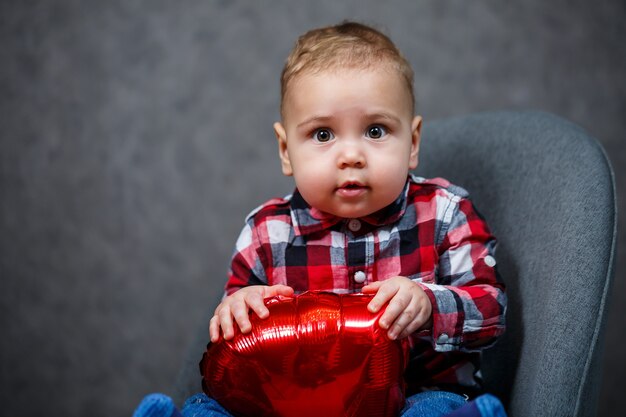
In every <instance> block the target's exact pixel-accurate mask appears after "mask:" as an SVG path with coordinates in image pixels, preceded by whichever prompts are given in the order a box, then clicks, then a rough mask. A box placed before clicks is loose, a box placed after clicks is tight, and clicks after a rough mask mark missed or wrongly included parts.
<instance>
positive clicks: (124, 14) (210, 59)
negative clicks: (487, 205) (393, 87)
mask: <svg viewBox="0 0 626 417" xmlns="http://www.w3.org/2000/svg"><path fill="white" fill-rule="evenodd" d="M263 4H264V5H265V6H261V2H246V1H209V0H196V1H176V2H166V1H125V0H114V1H106V2H105V1H91V2H89V1H79V0H58V1H19V0H15V1H6V0H3V1H1V2H0V210H1V211H0V326H1V327H0V328H1V330H2V337H1V338H0V340H1V341H0V343H1V345H0V346H1V353H0V415H2V416H43V415H47V416H57V415H58V416H87V415H89V416H125V415H130V414H131V411H132V409H133V407H134V405H136V403H137V402H138V401H139V399H140V398H141V397H142V396H143V395H144V394H146V393H148V392H152V391H164V392H167V393H171V392H172V383H173V382H174V380H175V378H176V374H177V370H178V368H179V366H180V363H181V360H182V357H183V355H184V352H185V349H186V346H187V345H188V343H189V342H190V341H191V338H192V333H193V331H192V329H193V328H194V325H195V324H196V323H199V322H201V321H203V320H207V318H208V312H209V308H210V306H211V305H212V304H213V302H214V301H215V300H216V298H217V297H218V295H219V293H220V292H221V287H222V284H223V280H224V275H225V274H224V273H225V270H226V267H227V261H228V258H229V256H230V253H231V250H232V247H233V243H234V240H235V238H236V235H237V233H238V231H239V229H240V227H241V225H242V221H243V217H244V215H245V214H246V213H247V212H248V211H249V210H250V209H251V208H253V207H254V206H256V205H257V204H259V203H260V202H261V201H264V200H265V199H267V198H269V197H272V196H276V195H283V194H285V193H287V192H289V191H290V190H291V182H290V181H289V180H287V179H285V178H282V177H281V175H280V171H279V165H278V161H277V158H276V149H275V144H274V139H273V134H272V130H271V124H272V122H273V121H274V120H276V119H277V117H278V112H277V105H278V99H279V97H278V77H279V73H280V69H281V66H282V62H283V60H284V58H285V56H286V54H287V53H288V51H289V49H290V47H291V45H292V43H293V41H294V40H295V38H296V36H297V35H298V34H300V33H301V32H303V31H304V30H306V29H309V28H311V27H314V26H319V25H325V24H330V23H336V22H337V21H339V20H341V19H343V18H356V19H359V20H362V21H365V22H370V23H377V24H379V25H380V26H382V27H383V28H385V29H386V30H387V32H388V33H389V34H390V35H391V36H392V38H393V39H395V40H396V41H397V44H398V45H399V46H400V48H401V49H402V50H403V51H404V52H405V53H406V55H407V56H408V57H409V59H410V61H411V62H412V64H413V65H414V67H415V70H416V85H417V96H418V101H419V110H420V112H421V113H422V114H423V115H424V117H425V119H426V120H428V119H433V118H440V117H446V116H453V115H461V114H466V113H471V112H476V111H481V110H493V109H511V108H512V109H519V108H522V109H529V108H531V109H539V110H546V111H550V112H553V113H556V114H558V115H560V116H563V117H565V118H568V119H570V120H572V121H574V122H576V123H578V124H580V125H581V126H583V127H584V128H585V129H587V130H588V131H589V132H590V133H591V134H592V135H593V136H595V137H597V138H598V139H599V140H600V141H601V142H602V144H603V145H604V146H605V148H606V149H607V151H608V153H609V156H610V158H611V160H612V162H613V165H614V167H615V169H616V172H617V180H618V193H619V199H620V200H619V206H620V210H621V212H622V213H626V205H625V204H626V200H625V198H626V182H625V181H626V176H625V175H626V172H625V170H626V168H625V167H626V165H625V164H624V162H626V146H624V144H623V143H622V140H623V137H624V132H625V131H626V129H625V128H626V117H625V116H626V83H625V81H624V80H625V78H626V77H625V75H626V52H625V51H626V49H625V48H624V41H625V40H626V37H625V35H626V25H625V22H626V5H625V3H624V1H618V0H613V1H602V2H583V1H578V2H574V1H569V2H563V1H550V2H544V1H540V0H532V1H529V0H525V1H522V0H517V1H507V2H496V1H481V2H478V1H476V2H467V1H439V0H433V1H409V0H405V1H390V2H379V1H375V0H370V1H360V2H357V1H346V2H336V1H331V0H328V1H322V2H318V3H315V4H314V2H306V1H287V0H284V1H276V2H273V3H271V6H270V3H269V2H264V3H263ZM581 178H584V172H581ZM625 239H626V234H625V232H624V229H622V231H621V232H620V237H619V240H620V248H619V249H620V252H619V261H618V269H617V276H616V278H617V279H616V282H615V285H614V296H613V304H612V308H611V312H610V317H609V324H608V335H607V351H606V356H605V360H604V365H605V373H604V375H605V376H604V380H603V385H602V398H601V400H602V401H603V403H604V404H603V405H602V408H601V415H603V416H609V415H611V410H613V409H614V407H615V406H616V404H617V403H618V401H619V400H621V396H623V393H624V392H626V387H625V381H626V369H625V368H626V367H625V361H624V356H623V354H621V353H620V351H621V350H622V348H621V346H620V345H621V344H623V343H624V341H625V340H626V335H625V334H624V330H625V327H626V326H624V319H623V317H624V313H625V311H624V309H625V306H626V286H625V283H624V280H623V279H622V277H621V275H622V274H623V271H624V270H625V267H626V264H625V262H626V253H625V252H624V251H625V250H626V242H625ZM621 402H622V401H620V403H621Z"/></svg>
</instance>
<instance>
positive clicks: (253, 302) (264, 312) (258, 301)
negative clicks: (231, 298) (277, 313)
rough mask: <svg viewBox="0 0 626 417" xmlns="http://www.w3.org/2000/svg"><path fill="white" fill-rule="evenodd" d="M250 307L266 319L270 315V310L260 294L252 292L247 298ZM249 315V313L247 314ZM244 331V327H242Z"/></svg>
mask: <svg viewBox="0 0 626 417" xmlns="http://www.w3.org/2000/svg"><path fill="white" fill-rule="evenodd" d="M246 302H247V304H248V307H249V308H251V309H252V311H254V312H255V313H256V315H257V316H259V317H260V318H262V319H264V318H266V317H267V316H269V315H270V311H269V310H268V309H267V307H266V306H265V302H264V301H263V297H262V296H261V295H260V294H250V295H249V296H248V298H247V300H246ZM246 317H247V315H246ZM241 330H242V331H243V328H242V329H241Z"/></svg>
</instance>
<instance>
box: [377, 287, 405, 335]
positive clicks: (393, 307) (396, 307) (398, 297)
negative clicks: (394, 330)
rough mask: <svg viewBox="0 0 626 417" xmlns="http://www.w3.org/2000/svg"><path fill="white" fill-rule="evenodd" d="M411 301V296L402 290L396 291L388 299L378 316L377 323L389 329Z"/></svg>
mask: <svg viewBox="0 0 626 417" xmlns="http://www.w3.org/2000/svg"><path fill="white" fill-rule="evenodd" d="M410 302H411V296H410V295H407V294H404V293H402V292H399V291H398V292H397V293H396V294H395V296H394V297H393V298H392V299H391V300H390V301H389V305H388V306H387V309H385V312H384V313H383V315H382V316H381V317H380V320H379V325H380V327H382V328H383V329H391V326H392V325H393V324H394V323H395V322H396V320H397V319H398V317H399V316H400V315H401V314H402V313H403V312H404V311H405V310H406V308H407V306H408V305H409V303H410Z"/></svg>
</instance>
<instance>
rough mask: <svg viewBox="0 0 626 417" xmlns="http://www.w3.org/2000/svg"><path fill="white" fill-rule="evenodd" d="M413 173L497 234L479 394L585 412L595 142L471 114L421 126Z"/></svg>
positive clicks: (594, 300)
mask: <svg viewBox="0 0 626 417" xmlns="http://www.w3.org/2000/svg"><path fill="white" fill-rule="evenodd" d="M416 173H417V174H418V175H421V176H425V177H434V176H441V177H445V178H447V179H448V180H450V181H452V182H453V183H456V184H457V185H461V186H463V187H465V188H466V189H467V190H468V191H469V192H470V195H471V196H472V200H473V201H474V202H475V204H476V205H477V207H478V209H479V211H481V212H482V214H483V215H485V217H486V218H487V221H488V222H489V224H490V226H491V228H492V230H493V232H494V233H495V235H496V236H497V237H498V240H499V247H498V252H497V259H498V265H499V266H498V268H499V271H500V274H501V275H502V277H503V279H504V281H505V283H506V284H507V289H508V295H509V308H508V312H507V322H508V330H507V333H506V334H505V335H504V336H503V338H502V339H501V340H500V341H499V342H498V343H497V344H496V346H495V347H493V348H492V349H489V350H487V351H486V352H485V355H484V364H483V376H484V379H485V384H486V388H487V389H488V391H490V392H492V393H494V394H496V395H498V396H499V398H501V399H502V400H503V402H504V403H505V405H506V408H507V411H508V413H509V416H510V417H528V416H534V417H537V416H588V415H594V414H595V409H596V405H597V398H598V391H597V388H598V386H599V383H598V382H599V376H600V372H599V371H600V370H599V364H598V359H599V357H600V355H601V351H602V343H601V342H602V333H603V323H604V322H605V313H606V307H607V305H606V302H607V297H608V291H609V284H610V281H611V277H612V272H613V258H614V253H615V236H616V233H615V232H616V230H615V228H616V223H617V222H616V208H615V191H614V179H613V174H612V171H611V167H610V165H609V163H608V160H607V158H606V156H605V154H604V152H603V151H602V148H601V147H600V145H599V144H598V143H597V142H596V141H595V140H593V139H591V138H590V137H589V136H588V135H587V134H586V133H585V132H584V131H583V130H581V129H580V128H579V127H577V126H575V125H573V124H571V123H569V122H567V121H565V120H563V119H560V118H558V117H555V116H553V115H549V114H545V113H535V112H494V113H480V114H475V115H470V116H465V117H459V118H451V119H444V120H439V121H434V122H430V123H426V124H425V126H424V132H423V139H422V146H421V161H420V165H419V166H418V168H417V171H416ZM207 338H208V336H207V324H206V323H202V324H201V326H199V331H198V335H197V338H196V342H195V343H194V344H193V346H191V348H190V350H189V354H188V356H187V358H186V361H185V363H184V365H183V369H182V370H181V373H180V375H179V379H178V381H177V384H176V398H177V400H178V402H181V401H182V400H183V399H184V398H186V397H187V396H189V395H191V394H193V393H195V392H198V391H199V390H200V374H199V369H198V362H199V360H200V358H201V357H202V353H203V351H204V349H205V347H206V343H207Z"/></svg>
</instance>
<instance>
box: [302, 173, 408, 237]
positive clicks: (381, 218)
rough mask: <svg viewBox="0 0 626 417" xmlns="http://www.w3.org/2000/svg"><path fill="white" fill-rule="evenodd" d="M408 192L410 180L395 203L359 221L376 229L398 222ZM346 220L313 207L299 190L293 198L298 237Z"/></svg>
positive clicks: (404, 208) (402, 212) (404, 207)
mask: <svg viewBox="0 0 626 417" xmlns="http://www.w3.org/2000/svg"><path fill="white" fill-rule="evenodd" d="M408 192H409V180H408V179H407V182H406V184H405V185H404V189H403V190H402V192H401V193H400V195H399V196H398V198H396V200H395V201H394V202H393V203H391V204H389V205H388V206H386V207H383V208H382V209H380V210H378V211H377V212H374V213H372V214H370V215H368V216H364V217H361V218H359V220H362V221H364V222H366V223H368V224H370V225H372V226H376V227H380V226H385V225H388V224H391V223H394V222H396V221H397V220H398V219H399V218H400V217H402V215H403V214H404V212H405V210H406V203H407V195H408ZM346 220H350V219H344V218H342V217H338V216H335V215H333V214H330V213H325V212H323V211H321V210H318V209H316V208H315V207H311V206H310V205H309V203H307V202H306V201H305V200H304V198H303V197H302V195H301V194H300V192H299V191H298V189H297V188H296V190H295V191H294V193H293V195H292V196H291V221H292V224H293V228H294V233H295V235H296V236H300V235H308V234H311V233H315V232H319V231H321V230H324V229H329V228H330V227H332V226H334V225H336V224H337V223H340V222H342V221H346Z"/></svg>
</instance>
